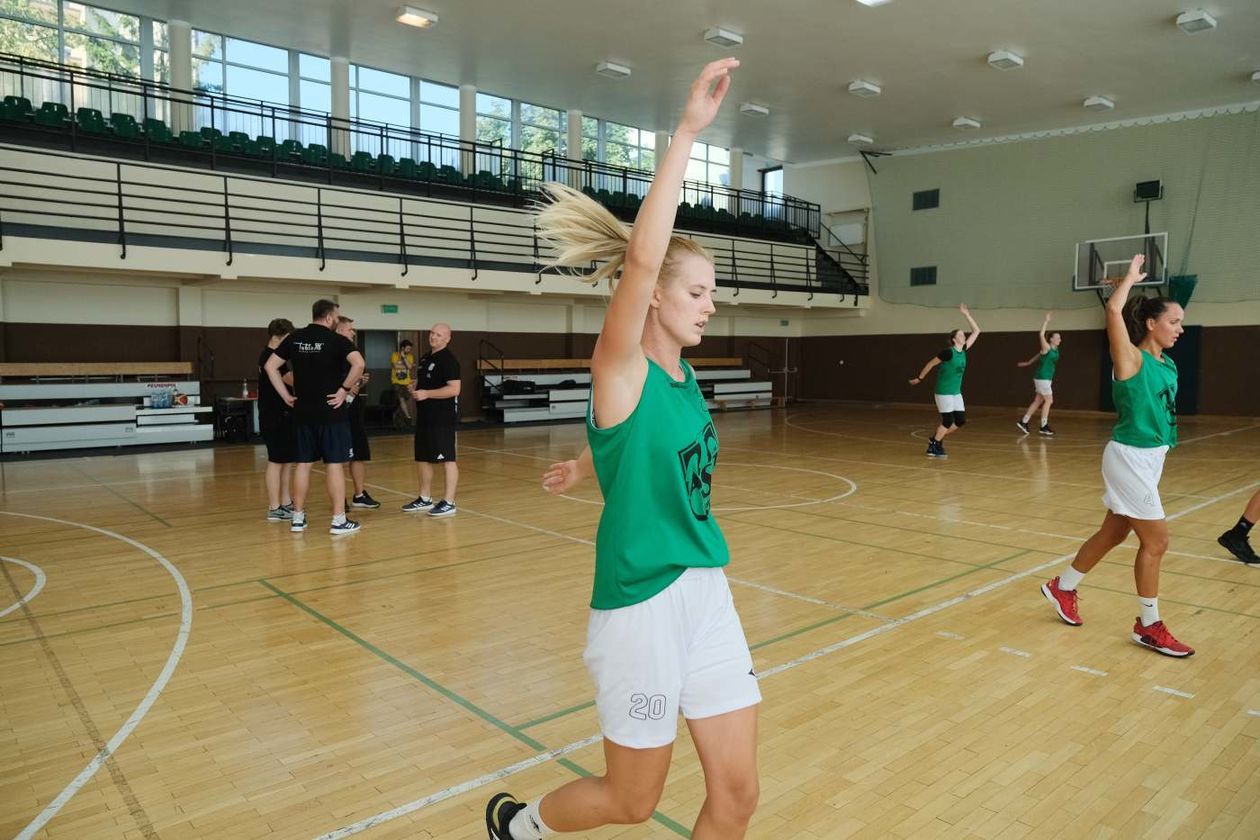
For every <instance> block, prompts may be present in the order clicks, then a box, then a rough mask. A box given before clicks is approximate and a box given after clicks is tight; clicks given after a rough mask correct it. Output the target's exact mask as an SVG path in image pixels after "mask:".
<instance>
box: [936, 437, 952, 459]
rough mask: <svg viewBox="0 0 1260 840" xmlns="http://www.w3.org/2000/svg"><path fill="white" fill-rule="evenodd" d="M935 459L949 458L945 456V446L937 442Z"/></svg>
mask: <svg viewBox="0 0 1260 840" xmlns="http://www.w3.org/2000/svg"><path fill="white" fill-rule="evenodd" d="M936 457H937V458H948V457H949V456H948V455H946V454H945V444H943V443H941V442H940V441H939V440H938V441H937V442H936Z"/></svg>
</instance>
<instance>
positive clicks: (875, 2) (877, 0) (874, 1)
mask: <svg viewBox="0 0 1260 840" xmlns="http://www.w3.org/2000/svg"><path fill="white" fill-rule="evenodd" d="M857 1H858V2H859V3H861V4H862V5H863V6H882V5H884V4H885V3H891V2H892V0H857Z"/></svg>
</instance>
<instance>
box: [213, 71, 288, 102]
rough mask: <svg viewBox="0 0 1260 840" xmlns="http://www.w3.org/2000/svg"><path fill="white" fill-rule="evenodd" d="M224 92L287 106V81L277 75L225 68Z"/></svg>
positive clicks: (284, 77)
mask: <svg viewBox="0 0 1260 840" xmlns="http://www.w3.org/2000/svg"><path fill="white" fill-rule="evenodd" d="M226 92H227V93H230V94H231V95H232V96H243V97H245V98H247V99H261V100H262V101H264V102H274V103H276V104H277V105H288V104H289V79H288V77H287V76H281V75H279V74H277V73H266V72H264V71H262V70H254V69H251V68H249V67H236V66H234V65H231V64H229V65H228V68H227V88H226Z"/></svg>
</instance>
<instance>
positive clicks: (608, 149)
mask: <svg viewBox="0 0 1260 840" xmlns="http://www.w3.org/2000/svg"><path fill="white" fill-rule="evenodd" d="M609 127H610V128H611V127H612V125H611V123H610V124H609ZM604 162H605V163H610V164H612V165H613V166H629V167H633V168H637V167H638V149H635V148H633V147H631V146H626V145H624V144H622V143H605V144H604Z"/></svg>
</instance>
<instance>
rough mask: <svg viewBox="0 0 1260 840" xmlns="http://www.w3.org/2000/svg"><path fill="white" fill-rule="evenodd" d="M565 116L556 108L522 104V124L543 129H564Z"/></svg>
mask: <svg viewBox="0 0 1260 840" xmlns="http://www.w3.org/2000/svg"><path fill="white" fill-rule="evenodd" d="M564 117H565V115H564V114H563V113H562V112H560V111H557V110H555V109H554V108H543V107H542V106H541V105H530V104H528V103H526V102H522V103H521V122H523V123H529V124H530V125H537V126H541V127H543V128H558V129H563V128H564Z"/></svg>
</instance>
